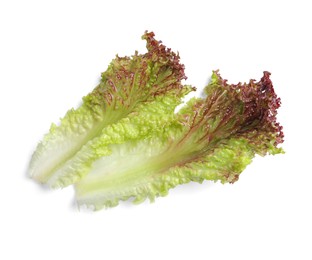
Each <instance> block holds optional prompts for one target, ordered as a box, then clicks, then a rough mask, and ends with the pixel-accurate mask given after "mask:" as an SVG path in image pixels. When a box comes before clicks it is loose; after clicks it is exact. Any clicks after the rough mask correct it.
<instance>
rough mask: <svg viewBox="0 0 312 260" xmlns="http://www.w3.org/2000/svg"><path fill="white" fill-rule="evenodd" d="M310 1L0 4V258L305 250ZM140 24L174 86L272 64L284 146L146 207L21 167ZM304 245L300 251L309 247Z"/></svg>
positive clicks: (222, 255)
mask: <svg viewBox="0 0 312 260" xmlns="http://www.w3.org/2000/svg"><path fill="white" fill-rule="evenodd" d="M308 3H309V1H300V0H297V1H264V0H262V1H196V0H192V1H169V0H167V1H162V0H154V1H134V0H131V1H118V0H111V1H84V2H82V1H3V0H2V1H1V2H0V37H1V39H0V88H1V91H0V97H1V101H0V106H1V107H0V113H1V128H0V129H1V130H0V131H1V135H0V138H1V139H0V141H1V142H0V152H1V156H0V160H1V172H0V176H1V179H0V205H1V209H0V210H1V213H0V240H1V241H0V259H33V260H35V259H150V260H153V259H214V260H217V259H240V260H241V259H312V252H311V245H312V233H311V232H312V224H311V220H312V214H311V199H312V177H311V176H312V170H311V148H312V142H311V139H312V137H311V128H310V127H309V126H311V124H310V122H311V112H312V111H311V100H312V99H311V87H312V86H311V83H310V82H311V72H312V62H311V60H312V55H311V46H312V41H311V24H312V19H311V10H312V9H311V7H310V6H309V4H308ZM145 30H152V31H154V32H155V33H156V38H157V39H161V40H162V41H163V42H164V44H165V45H167V46H169V47H171V48H172V49H173V50H175V51H179V53H180V56H181V58H182V62H183V63H184V64H185V66H186V74H187V75H188V80H187V83H190V84H192V85H195V86H197V87H198V88H199V89H200V88H202V87H203V86H204V85H205V84H206V83H207V81H208V79H209V77H210V75H211V71H212V70H213V69H220V73H221V75H222V76H223V77H224V78H228V79H229V81H230V82H231V83H237V82H238V81H248V80H249V79H250V78H255V79H259V78H260V77H261V76H262V71H264V70H268V71H270V72H271V73H272V80H273V83H274V85H275V88H276V92H277V94H278V95H279V96H280V97H281V99H282V107H281V109H280V110H279V117H278V119H279V121H280V122H281V123H282V125H283V126H284V130H285V142H284V144H283V147H284V149H285V151H286V154H284V155H277V156H268V157H264V158H256V159H255V160H254V162H253V163H252V164H251V165H249V166H248V168H247V169H246V170H245V171H244V172H243V173H242V175H241V178H240V180H239V181H238V182H237V183H235V184H234V185H229V184H228V185H221V184H213V183H208V182H206V183H204V184H202V185H199V184H188V185H184V186H180V187H178V188H176V189H174V190H172V191H171V192H170V195H169V196H167V197H165V198H159V199H158V200H156V202H155V203H154V204H150V203H143V204H141V205H139V206H132V205H130V204H129V203H123V204H121V205H120V206H118V207H117V208H113V209H109V210H103V211H100V212H97V213H90V212H84V211H83V212H79V211H78V210H77V208H76V207H75V204H74V193H73V189H72V188H66V189H64V190H58V191H49V190H46V189H43V188H41V187H40V186H39V185H38V184H36V183H34V182H33V181H32V180H30V179H29V178H28V177H27V165H28V162H29V159H30V156H31V154H32V152H33V151H34V149H35V147H36V144H37V143H38V142H39V140H40V139H41V137H42V136H43V134H44V133H45V132H47V131H48V129H49V126H50V124H51V122H58V120H59V118H60V117H61V116H63V115H64V113H65V112H66V111H67V110H68V109H69V108H71V107H75V106H77V104H78V103H79V101H80V99H81V97H82V96H84V95H86V94H87V93H88V92H89V91H91V90H92V88H93V87H94V86H95V85H96V84H97V82H98V80H99V77H100V73H101V72H102V71H104V70H105V69H106V67H107V65H108V63H109V62H110V60H111V59H112V58H114V56H115V54H117V53H118V54H119V55H120V56H123V55H131V54H133V53H134V51H135V50H138V51H139V52H144V51H145V42H144V41H142V40H141V39H140V37H141V35H142V34H143V33H144V31H145ZM309 247H310V248H309Z"/></svg>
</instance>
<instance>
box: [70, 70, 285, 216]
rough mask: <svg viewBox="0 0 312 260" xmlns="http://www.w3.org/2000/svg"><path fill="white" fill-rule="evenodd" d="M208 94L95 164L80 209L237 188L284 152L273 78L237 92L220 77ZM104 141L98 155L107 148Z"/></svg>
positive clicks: (79, 188)
mask: <svg viewBox="0 0 312 260" xmlns="http://www.w3.org/2000/svg"><path fill="white" fill-rule="evenodd" d="M205 93H206V95H207V96H206V98H197V99H195V98H194V99H192V100H190V101H189V102H188V104H187V105H186V106H185V107H184V108H182V109H181V110H180V112H179V113H177V114H176V115H174V117H173V118H172V121H171V123H170V124H169V125H167V127H164V128H161V129H158V131H155V132H153V133H152V134H150V135H148V136H145V138H139V139H133V140H129V141H126V142H123V143H118V142H117V143H115V144H114V143H113V142H112V143H111V144H109V145H108V147H109V149H110V153H109V154H108V155H107V156H102V157H100V158H98V159H97V160H95V161H94V163H93V164H92V165H90V168H89V170H88V171H89V174H88V175H86V176H84V178H82V179H81V180H80V181H79V182H78V183H76V185H75V191H76V198H77V202H78V205H80V206H81V205H85V206H87V207H90V208H93V209H95V210H98V209H101V208H103V207H113V206H116V205H118V203H119V201H121V200H128V199H130V198H132V199H133V202H134V203H139V202H142V201H144V200H145V199H146V198H149V199H150V200H151V201H154V199H155V198H156V197H158V196H165V195H167V194H168V191H169V189H171V188H173V187H175V186H177V185H179V184H184V183H188V182H190V181H196V182H202V181H204V180H212V181H221V182H222V183H227V182H229V183H234V182H235V181H237V180H238V178H239V175H240V173H241V172H242V171H243V170H244V169H245V168H246V166H247V165H248V164H249V163H251V161H252V159H253V157H254V156H255V154H259V155H261V156H264V155H266V154H268V153H269V154H278V153H282V152H283V150H282V149H281V148H279V147H278V145H279V144H280V143H282V142H283V132H282V127H281V126H280V125H279V123H277V122H276V114H277V109H278V107H279V106H280V99H279V98H277V96H276V94H275V92H274V88H273V85H272V82H271V80H270V73H268V72H264V76H263V77H262V78H261V80H260V81H259V82H255V81H254V80H250V82H249V83H244V84H241V83H239V84H237V85H233V84H232V85H231V84H228V83H227V81H226V80H224V79H222V78H221V76H220V75H219V73H218V72H217V71H216V72H214V73H213V75H212V79H211V82H210V83H209V84H208V86H207V87H206V88H205ZM119 127H122V126H121V125H120V126H119ZM110 135H113V132H111V133H107V136H106V137H104V136H103V139H102V140H105V138H110V137H109V136H110ZM102 140H98V142H97V144H96V146H97V149H99V148H101V147H107V143H105V142H104V143H101V142H102Z"/></svg>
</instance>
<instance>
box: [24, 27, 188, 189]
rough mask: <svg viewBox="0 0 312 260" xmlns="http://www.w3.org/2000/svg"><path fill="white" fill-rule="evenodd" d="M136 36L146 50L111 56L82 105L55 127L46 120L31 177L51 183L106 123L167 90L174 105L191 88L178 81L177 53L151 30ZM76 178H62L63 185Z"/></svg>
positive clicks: (134, 111) (137, 110) (180, 68)
mask: <svg viewBox="0 0 312 260" xmlns="http://www.w3.org/2000/svg"><path fill="white" fill-rule="evenodd" d="M142 38H143V39H145V40H146V42H147V44H146V46H147V50H148V51H147V53H145V54H138V53H137V52H136V53H135V54H134V55H133V56H131V57H118V56H117V57H116V58H115V59H114V60H113V61H112V62H111V64H110V65H109V66H108V69H107V70H106V71H105V72H104V73H102V78H101V82H100V84H99V85H98V86H97V87H96V88H95V89H94V90H93V91H92V92H91V93H90V94H88V95H87V96H85V97H84V98H83V103H82V105H81V106H80V107H79V108H77V109H71V110H69V111H68V112H67V114H66V115H65V117H64V118H62V119H61V122H60V125H59V126H57V125H55V124H52V126H51V129H50V132H49V133H48V134H46V135H45V136H44V138H43V140H42V141H41V142H40V143H39V144H38V146H37V149H36V151H35V152H34V154H33V156H32V159H31V162H30V170H29V172H30V175H31V176H32V178H34V179H35V180H37V181H39V182H41V183H48V185H49V186H55V182H57V181H58V178H53V177H54V174H55V172H61V173H62V174H61V175H62V176H63V177H64V178H66V176H65V175H66V174H67V172H62V167H63V166H64V165H66V167H67V169H69V168H74V166H71V165H70V163H69V161H70V160H71V158H73V157H74V156H75V155H76V154H77V153H78V152H79V151H80V150H81V149H82V148H83V147H84V145H85V144H86V143H88V142H90V141H92V140H93V139H94V138H96V137H98V136H99V135H101V133H102V131H103V129H105V128H106V127H107V126H109V125H111V124H113V123H116V122H118V121H119V120H120V119H122V118H125V117H128V116H131V115H133V116H137V113H140V110H142V108H141V107H142V106H143V105H148V103H150V102H154V101H155V100H156V97H162V96H166V95H169V96H170V95H171V96H173V97H175V99H176V100H175V102H176V104H177V105H178V104H179V103H180V101H181V98H182V97H183V96H185V95H186V94H187V93H188V92H189V91H191V90H192V89H191V88H189V87H186V86H182V85H181V81H182V80H183V79H185V78H186V77H185V74H184V65H182V64H180V58H179V56H178V55H177V54H175V53H174V52H172V51H171V50H170V49H168V48H166V47H165V46H164V45H163V44H162V43H161V42H160V41H157V40H155V39H154V34H153V33H152V32H150V33H149V32H146V33H145V34H144V35H143V37H142ZM90 163H91V162H90ZM71 174H73V173H72V172H71ZM77 179H79V178H74V177H71V178H68V181H66V185H68V184H70V182H71V181H76V180H77ZM59 185H61V186H62V182H59V183H58V186H59Z"/></svg>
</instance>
